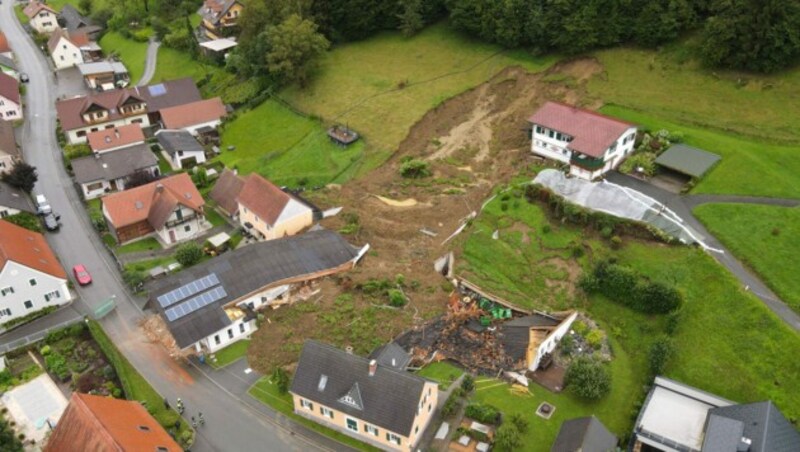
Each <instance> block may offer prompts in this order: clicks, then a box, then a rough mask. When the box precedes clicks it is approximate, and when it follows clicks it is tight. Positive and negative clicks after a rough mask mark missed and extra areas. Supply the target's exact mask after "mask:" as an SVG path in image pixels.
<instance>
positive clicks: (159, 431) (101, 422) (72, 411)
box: [44, 392, 183, 452]
mask: <svg viewBox="0 0 800 452" xmlns="http://www.w3.org/2000/svg"><path fill="white" fill-rule="evenodd" d="M159 447H163V448H165V450H166V451H169V452H180V451H182V450H183V449H182V448H181V447H180V446H179V445H178V443H176V442H175V440H173V439H172V437H170V436H169V434H168V433H167V432H166V430H164V428H163V427H161V425H160V424H159V423H158V422H157V421H156V420H155V418H153V416H151V415H150V413H148V412H147V410H146V409H145V408H144V407H143V406H142V405H141V404H140V403H139V402H134V401H128V400H120V399H114V398H111V397H101V396H94V395H88V394H80V393H78V392H75V393H73V394H72V398H71V399H70V402H69V405H68V406H67V409H66V410H64V414H63V415H62V416H61V419H60V420H59V421H58V424H57V425H56V428H55V430H53V433H52V434H51V435H50V439H49V440H48V441H47V444H45V447H44V450H45V452H51V451H52V452H83V451H98V452H100V451H102V452H110V451H120V452H121V451H131V452H132V451H147V452H156V451H157V450H159V449H158V448H159Z"/></svg>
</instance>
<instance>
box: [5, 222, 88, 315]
mask: <svg viewBox="0 0 800 452" xmlns="http://www.w3.org/2000/svg"><path fill="white" fill-rule="evenodd" d="M71 299H72V296H71V295H70V292H69V289H68V288H67V274H66V272H65V271H64V269H63V268H62V267H61V264H60V263H59V262H58V259H56V255H55V254H54V253H53V251H52V250H51V249H50V246H49V245H48V244H47V242H46V241H45V239H44V236H42V234H39V233H37V232H33V231H29V230H27V229H25V228H22V227H20V226H17V225H15V224H12V223H9V222H7V221H4V220H0V323H5V322H8V321H9V320H13V319H16V318H19V317H23V316H25V315H27V314H30V313H32V312H35V311H38V310H41V309H43V308H46V307H48V306H58V305H62V304H65V303H68V302H69V301H70V300H71Z"/></svg>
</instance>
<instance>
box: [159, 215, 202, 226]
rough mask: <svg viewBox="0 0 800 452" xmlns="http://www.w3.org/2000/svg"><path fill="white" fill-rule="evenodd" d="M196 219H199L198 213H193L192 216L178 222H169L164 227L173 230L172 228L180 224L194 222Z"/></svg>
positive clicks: (184, 217)
mask: <svg viewBox="0 0 800 452" xmlns="http://www.w3.org/2000/svg"><path fill="white" fill-rule="evenodd" d="M195 218H197V214H196V213H193V214H191V215H184V216H183V218H179V219H177V220H171V221H167V222H166V223H164V227H165V228H172V227H175V226H178V225H179V224H183V223H188V222H190V221H193V220H194V219H195Z"/></svg>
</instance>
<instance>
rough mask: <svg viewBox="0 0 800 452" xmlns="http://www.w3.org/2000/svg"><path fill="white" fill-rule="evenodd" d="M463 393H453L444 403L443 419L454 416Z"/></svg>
mask: <svg viewBox="0 0 800 452" xmlns="http://www.w3.org/2000/svg"><path fill="white" fill-rule="evenodd" d="M460 394H461V393H460V392H459V391H453V393H452V394H450V397H448V398H447V400H446V401H445V402H444V406H442V417H447V416H450V415H451V414H453V412H454V411H455V410H456V404H458V399H459V398H460V397H461V395H460Z"/></svg>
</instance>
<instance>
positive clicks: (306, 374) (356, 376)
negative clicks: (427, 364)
mask: <svg viewBox="0 0 800 452" xmlns="http://www.w3.org/2000/svg"><path fill="white" fill-rule="evenodd" d="M369 361H370V360H369V359H367V358H363V357H361V356H357V355H352V354H350V353H347V352H345V351H343V350H339V349H338V348H335V347H332V346H330V345H326V344H323V343H320V342H317V341H312V340H309V341H306V343H305V345H304V346H303V352H302V353H301V354H300V361H299V362H298V364H297V370H296V371H295V374H294V379H293V380H292V387H291V392H293V393H294V394H297V395H298V396H300V397H303V398H304V399H308V400H310V401H312V402H316V403H319V404H322V405H325V406H328V407H331V408H333V409H336V410H339V411H342V412H344V413H345V414H347V415H350V416H353V417H355V418H358V419H361V420H363V421H364V422H367V423H369V424H372V425H376V426H378V427H381V428H384V429H386V430H389V431H391V432H394V433H397V434H400V435H403V436H409V435H410V434H411V428H412V427H413V424H414V417H415V416H416V414H417V410H418V408H419V402H420V400H421V399H422V397H423V390H424V388H425V382H426V381H427V380H425V379H424V378H422V377H418V376H416V375H413V374H410V373H408V372H405V371H402V370H396V369H392V368H391V367H386V366H381V365H378V369H377V370H376V372H375V375H373V376H369ZM323 376H325V377H326V378H325V380H326V381H325V383H324V386H323V385H321V384H320V382H321V380H322V379H323ZM321 386H322V387H323V389H322V390H320V387H321ZM355 388H357V390H358V394H359V396H360V399H361V405H362V409H358V408H356V407H354V406H352V405H349V404H346V403H343V402H342V401H340V399H341V398H342V397H343V396H345V395H347V394H348V393H352V392H354V389H355Z"/></svg>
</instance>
